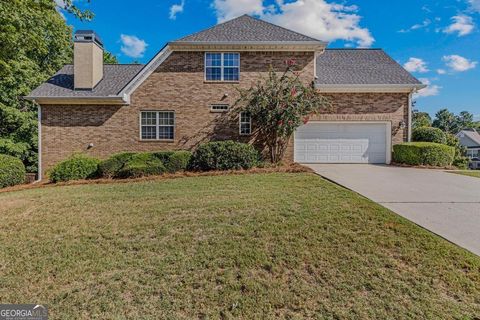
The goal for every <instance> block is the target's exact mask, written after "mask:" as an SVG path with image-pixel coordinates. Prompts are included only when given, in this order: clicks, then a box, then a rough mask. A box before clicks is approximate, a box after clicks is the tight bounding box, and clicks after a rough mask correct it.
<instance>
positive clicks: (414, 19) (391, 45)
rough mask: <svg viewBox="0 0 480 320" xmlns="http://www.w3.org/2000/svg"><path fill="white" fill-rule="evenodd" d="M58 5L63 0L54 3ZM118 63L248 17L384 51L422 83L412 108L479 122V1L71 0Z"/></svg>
mask: <svg viewBox="0 0 480 320" xmlns="http://www.w3.org/2000/svg"><path fill="white" fill-rule="evenodd" d="M55 1H56V2H57V3H61V1H62V0H55ZM74 3H75V4H76V5H78V6H79V7H80V8H88V9H90V10H91V11H93V12H94V14H95V17H94V19H93V20H92V21H91V22H81V21H79V20H78V19H76V18H74V17H72V16H71V15H69V14H67V13H65V12H62V10H61V9H59V12H60V14H62V15H63V16H64V17H65V19H66V20H67V23H68V24H70V25H72V26H73V28H74V30H77V29H93V30H95V31H96V32H97V33H98V34H99V35H100V36H101V38H102V39H103V41H104V43H105V47H106V49H107V50H109V51H110V52H112V53H113V54H115V55H116V56H117V57H118V59H119V61H120V62H121V63H131V62H133V61H136V62H141V63H146V62H148V61H149V60H150V59H151V58H152V57H153V56H154V55H155V54H156V53H157V52H158V51H159V50H160V49H161V48H162V47H163V46H164V45H165V44H166V43H167V42H168V41H172V40H176V39H178V38H181V37H183V36H185V35H188V34H191V33H194V32H197V31H200V30H203V29H205V28H208V27H211V26H213V25H215V24H217V23H220V22H223V21H226V20H229V19H232V18H235V17H237V16H240V15H242V14H249V15H252V16H256V17H258V18H261V19H264V20H267V21H270V22H272V23H275V24H278V25H281V26H283V27H286V28H289V29H292V30H295V31H297V32H300V33H303V34H306V35H309V36H312V37H314V38H317V39H320V40H324V41H328V42H329V47H330V48H382V49H384V50H385V51H386V52H387V53H388V54H389V55H390V56H392V57H393V59H395V60H396V61H397V62H398V63H400V64H401V65H403V66H404V67H405V68H406V69H407V70H408V71H410V72H412V74H413V75H414V76H416V77H417V78H418V79H420V80H421V81H422V82H424V83H425V84H428V85H429V87H428V88H427V89H424V90H422V91H421V92H419V93H418V94H417V95H416V97H415V100H416V108H417V109H419V110H420V111H425V112H429V113H430V114H432V115H434V114H435V113H436V112H437V111H438V110H440V109H442V108H447V109H449V110H450V111H452V112H455V113H459V112H460V111H464V110H466V111H469V112H471V113H472V114H474V115H475V117H476V118H477V119H478V120H480V0H425V1H421V0H403V1H382V0H336V1H330V0H265V1H262V0H157V1H156V0H143V1H131V0H115V1H113V0H110V1H107V0H91V2H90V3H88V1H87V0H75V1H74Z"/></svg>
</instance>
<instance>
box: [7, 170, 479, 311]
mask: <svg viewBox="0 0 480 320" xmlns="http://www.w3.org/2000/svg"><path fill="white" fill-rule="evenodd" d="M0 216H1V224H0V244H1V250H0V301H1V302H2V303H44V304H47V305H48V306H49V309H50V310H49V311H50V318H51V319H69V318H83V319H93V318H108V319H113V318H131V319H146V318H148V319H194V318H195V319H197V318H200V319H219V318H223V319H229V318H246V319H275V318H318V319H323V318H325V319H372V318H376V319H387V318H389V319H393V318H394V319H412V318H418V319H455V318H456V319H475V317H478V316H479V315H480V258H478V257H477V256H474V255H473V254H470V253H468V252H467V251H465V250H463V249H461V248H459V247H457V246H455V245H453V244H451V243H449V242H447V241H445V240H443V239H441V238H439V237H437V236H435V235H433V234H431V233H429V232H427V231H425V230H423V229H421V228H419V227H417V226H416V225H414V224H412V223H410V222H408V221H406V220H404V219H403V218H401V217H399V216H397V215H395V214H393V213H391V212H390V211H388V210H387V209H384V208H383V207H380V206H379V205H377V204H375V203H372V202H370V201H368V200H366V199H364V198H363V197H361V196H359V195H357V194H355V193H352V192H350V191H348V190H345V189H342V188H340V187H338V186H336V185H334V184H332V183H329V182H327V181H325V180H323V179H321V178H319V177H317V176H316V175H313V174H308V173H302V174H287V173H284V174H257V175H239V176H218V177H196V178H182V179H176V180H163V181H156V182H155V181H150V182H140V183H128V184H108V185H81V186H65V187H48V188H41V189H31V190H25V191H21V192H11V193H3V194H0Z"/></svg>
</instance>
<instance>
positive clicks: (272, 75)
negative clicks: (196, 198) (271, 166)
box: [233, 60, 330, 163]
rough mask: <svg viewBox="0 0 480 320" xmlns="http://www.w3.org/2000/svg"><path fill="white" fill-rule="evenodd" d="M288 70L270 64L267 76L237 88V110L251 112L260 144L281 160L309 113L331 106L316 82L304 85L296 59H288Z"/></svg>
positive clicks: (307, 119) (255, 135)
mask: <svg viewBox="0 0 480 320" xmlns="http://www.w3.org/2000/svg"><path fill="white" fill-rule="evenodd" d="M285 64H286V66H287V67H286V70H285V71H284V72H283V73H278V72H275V70H273V68H272V67H270V71H269V73H268V77H266V78H264V79H262V80H259V81H258V82H257V83H255V84H254V85H253V86H252V87H251V88H249V89H238V90H239V98H238V99H237V101H236V102H235V103H234V108H233V110H234V114H237V115H238V113H239V112H248V113H249V114H250V116H251V118H252V121H253V122H254V124H255V130H254V137H255V142H256V144H258V145H261V146H264V147H266V148H268V151H269V156H270V161H271V162H272V163H278V162H279V161H281V160H282V159H283V157H284V155H285V151H286V149H287V146H288V142H289V141H290V138H291V136H292V135H293V133H294V132H295V130H296V129H297V128H298V127H300V126H301V125H303V124H306V123H308V121H309V119H310V116H311V115H313V114H316V113H318V112H319V111H320V110H321V109H326V108H328V107H329V106H330V103H329V101H328V99H327V98H325V97H324V96H322V95H321V94H319V92H318V91H317V90H316V89H315V87H314V84H313V82H312V83H311V84H309V85H305V84H304V83H303V82H302V81H301V80H300V78H299V76H300V73H298V72H295V71H294V68H295V65H296V63H295V60H287V61H285Z"/></svg>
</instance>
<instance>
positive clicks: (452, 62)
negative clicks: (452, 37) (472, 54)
mask: <svg viewBox="0 0 480 320" xmlns="http://www.w3.org/2000/svg"><path fill="white" fill-rule="evenodd" d="M442 60H443V61H444V62H445V64H446V65H447V67H449V68H450V69H451V70H453V71H458V72H463V71H467V70H470V69H473V68H475V67H476V66H477V64H478V62H477V61H471V60H468V59H467V58H464V57H462V56H459V55H456V54H453V55H450V56H443V59H442Z"/></svg>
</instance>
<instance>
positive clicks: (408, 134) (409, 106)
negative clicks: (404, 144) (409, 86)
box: [407, 90, 416, 142]
mask: <svg viewBox="0 0 480 320" xmlns="http://www.w3.org/2000/svg"><path fill="white" fill-rule="evenodd" d="M415 91H416V90H412V91H411V92H410V93H409V94H408V127H407V128H408V129H407V131H408V132H407V141H408V142H412V115H413V110H412V109H413V101H412V100H413V99H412V96H413V93H414V92H415Z"/></svg>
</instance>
